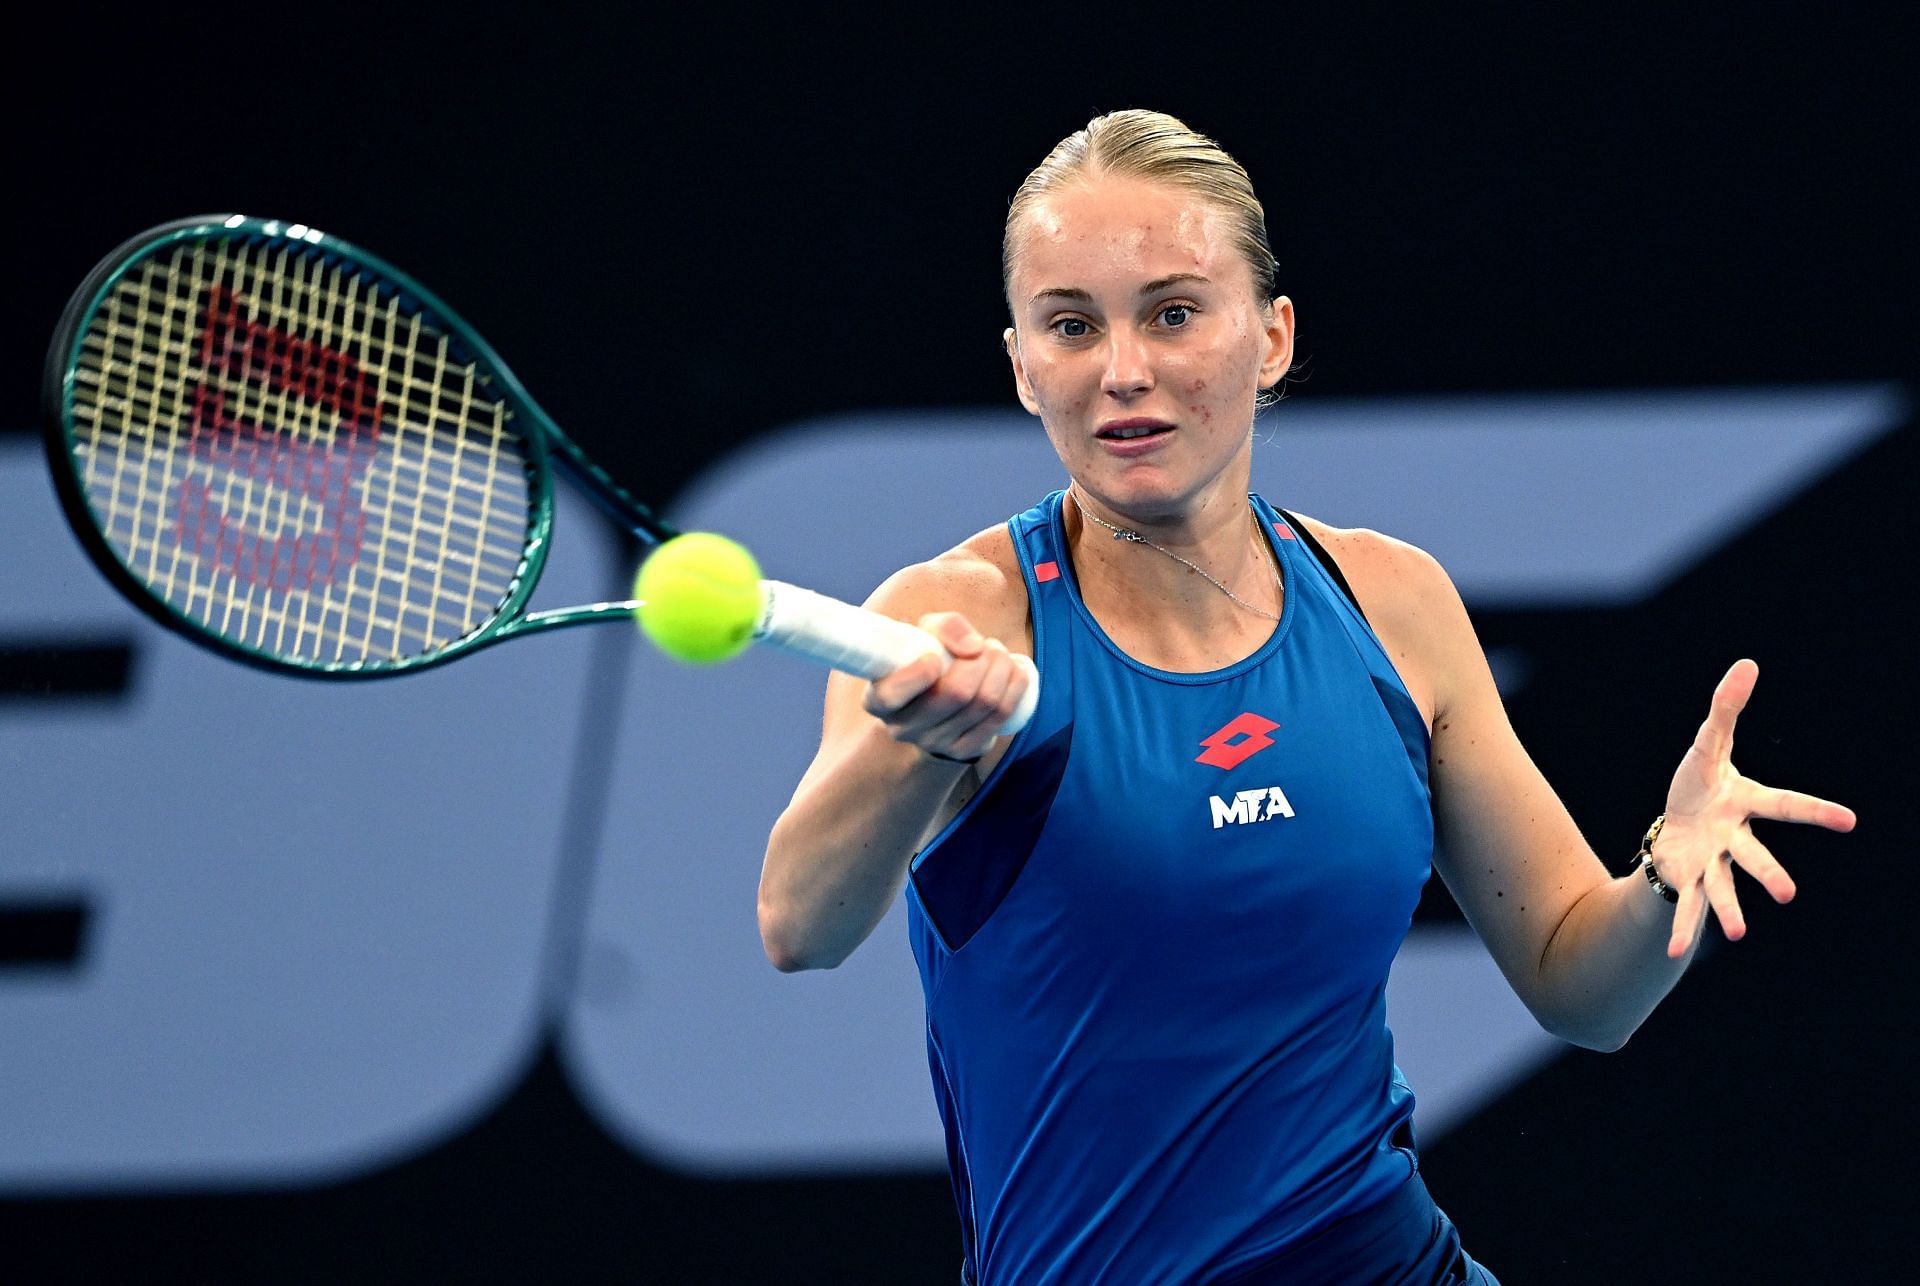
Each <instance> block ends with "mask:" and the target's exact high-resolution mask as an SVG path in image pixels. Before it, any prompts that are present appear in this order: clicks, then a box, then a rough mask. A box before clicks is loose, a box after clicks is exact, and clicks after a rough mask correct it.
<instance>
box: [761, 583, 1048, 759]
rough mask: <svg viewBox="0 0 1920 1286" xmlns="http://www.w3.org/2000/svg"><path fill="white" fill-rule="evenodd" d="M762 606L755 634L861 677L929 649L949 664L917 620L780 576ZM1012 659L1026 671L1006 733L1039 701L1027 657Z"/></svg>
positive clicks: (1036, 677)
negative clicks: (912, 621) (895, 616)
mask: <svg viewBox="0 0 1920 1286" xmlns="http://www.w3.org/2000/svg"><path fill="white" fill-rule="evenodd" d="M760 591H761V595H762V598H763V600H764V606H763V607H762V608H761V611H760V624H759V627H758V628H756V629H755V630H754V632H753V636H754V638H756V639H758V640H760V641H761V642H764V643H773V644H775V645H777V646H779V647H783V648H785V649H787V651H789V652H797V653H799V654H800V655H801V656H804V657H807V658H809V659H811V660H814V661H819V662H821V663H822V664H824V665H829V666H832V667H833V668H834V669H836V670H841V671H844V672H845V673H847V674H855V675H858V676H860V677H861V678H863V679H877V678H879V677H880V676H882V675H884V674H892V673H893V672H894V671H895V670H897V669H899V668H900V667H901V666H903V665H906V664H908V663H909V662H912V661H916V660H918V659H919V658H921V657H923V656H925V655H927V654H928V653H929V652H931V653H932V654H933V655H935V656H937V657H939V658H940V672H941V673H942V674H945V673H946V672H947V667H948V666H950V665H952V664H953V654H952V653H951V652H948V651H947V649H946V646H945V645H944V644H942V643H941V642H940V640H939V639H937V638H935V637H934V636H933V635H931V634H929V633H927V632H926V631H925V630H923V629H921V628H920V627H919V626H917V625H908V624H907V623H906V622H905V621H896V620H894V619H893V618H892V617H891V616H882V615H880V613H878V612H870V611H868V610H867V609H866V608H864V607H854V606H853V605H852V604H850V603H843V602H841V601H840V600H839V599H837V598H828V597H827V596H826V595H825V594H817V593H815V592H814V591H812V590H810V589H801V588H800V587H799V586H798V585H789V584H787V583H786V582H785V581H777V580H763V581H761V582H760ZM1013 661H1014V664H1015V665H1018V666H1019V667H1020V668H1021V669H1023V670H1025V671H1026V673H1027V690H1026V691H1025V692H1024V693H1022V694H1021V697H1020V704H1019V706H1018V707H1016V708H1015V710H1014V712H1013V714H1012V715H1011V716H1010V717H1009V718H1008V719H1007V721H1006V723H1004V724H1002V725H1001V727H1000V735H1001V736H1003V737H1004V736H1011V735H1012V734H1014V733H1016V732H1018V731H1020V729H1022V728H1024V727H1026V726H1027V721H1028V720H1029V719H1031V718H1033V711H1034V708H1035V707H1036V706H1038V705H1039V704H1040V674H1039V671H1037V670H1035V669H1034V666H1033V660H1032V658H1030V657H1025V656H1021V655H1019V654H1018V653H1015V654H1014V658H1013Z"/></svg>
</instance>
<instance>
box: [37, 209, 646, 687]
mask: <svg viewBox="0 0 1920 1286" xmlns="http://www.w3.org/2000/svg"><path fill="white" fill-rule="evenodd" d="M193 241H204V242H213V241H232V242H243V243H247V244H250V245H256V246H275V245H278V246H283V247H285V248H287V249H292V250H297V252H298V253H300V254H301V255H304V256H315V255H317V256H318V257H319V258H320V259H321V261H322V262H323V263H325V264H327V265H328V266H336V267H342V268H345V269H348V270H350V271H353V272H357V273H359V274H361V275H362V276H364V277H365V278H366V279H367V280H368V281H369V282H371V283H372V284H373V285H374V286H375V288H376V289H378V290H380V291H381V292H382V293H383V294H386V293H391V294H393V295H397V296H398V298H399V301H400V303H401V306H402V307H403V308H405V309H406V310H407V311H408V312H410V313H418V314H419V315H420V316H421V318H422V320H423V321H424V322H425V323H426V324H428V325H430V326H431V327H433V328H434V329H435V330H438V331H440V332H442V333H444V334H445V335H447V336H448V338H449V340H450V341H451V342H452V344H453V345H454V346H455V348H456V350H459V355H460V356H461V358H462V359H463V360H468V361H470V362H472V363H473V364H474V365H476V366H477V367H478V368H479V369H481V370H483V371H484V372H485V374H486V376H487V377H488V380H489V381H490V382H491V384H492V385H493V387H494V389H495V390H496V391H497V392H498V393H499V394H500V396H501V399H502V401H504V402H505V403H506V404H507V406H508V407H509V408H510V410H511V412H512V414H513V416H514V417H515V418H516V419H517V421H518V423H519V434H520V437H521V438H522V439H523V440H524V441H525V443H526V446H527V451H526V464H525V470H526V475H527V495H528V523H527V528H526V539H525V544H524V548H523V550H522V552H521V556H520V561H519V564H518V566H517V567H516V568H515V570H514V572H513V574H512V577H511V579H510V580H509V582H508V588H507V592H506V594H505V596H504V597H503V598H502V599H501V600H500V602H499V603H498V604H497V605H496V606H495V608H494V610H493V613H492V615H490V616H489V617H487V619H485V620H484V621H483V622H481V624H480V625H478V626H476V627H475V628H473V629H471V630H470V631H468V632H467V633H465V634H463V635H461V636H460V637H458V638H457V639H455V640H454V641H452V642H450V643H447V644H445V645H443V646H441V647H439V648H437V649H435V650H433V651H430V652H427V653H424V654H422V655H419V656H412V657H404V658H400V659H395V660H355V661H350V662H322V661H306V660H300V659H295V658H289V657H286V656H282V655H280V654H277V653H274V652H270V651H265V650H262V649H260V648H256V647H252V646H249V645H247V644H244V643H241V642H238V641H236V640H234V639H231V638H228V637H226V636H224V635H221V634H219V633H218V632H216V631H214V630H211V629H208V628H207V627H206V626H204V625H203V624H202V623H200V622H199V621H197V620H195V619H193V618H192V617H191V616H188V615H187V614H186V613H184V612H182V611H180V610H179V609H178V608H176V607H175V606H174V605H173V604H171V603H169V602H168V601H166V600H165V599H164V598H162V597H160V596H159V595H158V594H156V593H155V592H154V591H153V590H152V589H151V588H150V587H149V586H148V585H147V584H146V582H145V581H143V580H142V579H141V578H140V577H139V576H138V575H136V574H135V573H134V572H133V571H132V570H131V569H130V568H128V567H127V566H126V565H125V564H124V563H123V562H122V561H121V559H120V557H119V555H118V554H117V553H116V552H115V550H114V548H113V546H112V544H111V543H110V542H109V541H108V540H107V538H106V536H105V534H104V524H103V522H102V520H101V516H100V514H99V513H98V512H97V511H96V510H95V508H94V506H93V503H92V501H91V499H90V498H89V496H88V494H87V489H86V486H85V484H84V482H83V481H82V479H81V476H80V472H79V469H78V467H77V463H76V443H75V436H74V397H75V384H76V379H75V371H76V368H77V367H78V366H79V365H80V358H81V350H82V346H83V344H84V342H85V339H86V336H87V334H88V332H89V330H90V328H91V327H92V325H93V321H94V317H95V315H96V314H97V312H98V311H99V309H100V307H101V306H102V303H103V301H104V300H105V299H106V298H107V296H108V295H109V293H110V292H111V291H112V290H113V288H114V286H115V285H116V283H118V282H119V281H120V279H121V278H122V277H124V276H125V275H126V274H127V273H128V272H129V271H131V270H132V269H134V268H135V267H136V266H138V265H139V264H140V263H142V262H143V261H145V260H146V259H149V258H151V257H153V256H155V255H158V254H160V253H162V252H165V251H168V250H170V249H173V248H175V247H177V246H179V245H180V244H181V243H183V242H193ZM42 396H43V407H42V409H43V414H44V427H45V440H46V448H47V455H48V463H49V465H50V467H51V469H52V472H53V477H54V484H55V488H56V490H57V492H58V494H59V498H60V504H61V507H62V509H63V510H64V511H65V513H66V517H67V521H68V523H69V524H70V525H71V526H72V527H73V530H74V532H75V534H76V535H77V536H78V537H79V539H80V542H81V544H82V546H83V547H84V548H85V549H86V551H87V553H88V555H89V556H90V557H91V558H92V560H93V562H94V564H95V565H96V566H98V567H99V569H100V570H101V572H102V573H104V574H105V575H106V577H107V579H108V580H109V581H111V582H112V583H113V585H114V587H115V588H117V589H118V590H120V592H121V593H122V594H124V595H125V596H126V597H127V598H128V599H130V600H131V601H132V602H133V603H134V604H135V605H137V606H138V607H139V608H140V609H141V610H142V611H144V612H145V613H146V614H147V615H148V616H150V617H152V618H153V619H154V620H156V621H158V622H159V623H160V624H162V625H164V626H166V627H167V628H168V629H171V630H173V631H175V632H177V633H180V634H183V635H185V636H187V637H188V638H190V639H192V640H193V641H195V642H196V643H200V644H202V645H204V646H206V647H209V648H212V649H213V650H215V651H217V652H220V653H222V654H223V655H226V656H228V657H231V658H233V659H234V660H237V661H241V662H244V663H246V664H248V665H253V666H258V667H260V668H263V669H267V670H273V671H277V672H280V673H285V674H297V675H302V676H306V677H310V678H381V677H386V676H390V675H396V674H410V673H413V672H415V671H418V670H424V669H428V668H431V667H433V666H437V665H442V664H445V663H446V662H448V661H451V660H454V659H456V658H458V657H461V656H465V655H467V654H468V653H471V652H474V651H477V650H478V649H480V648H483V647H488V646H490V645H492V644H494V643H498V642H500V641H502V640H503V639H508V638H513V637H515V636H518V635H521V634H530V633H535V632H538V631H542V630H550V629H557V628H560V627H562V626H569V625H581V624H589V623H593V622H599V621H615V620H629V619H631V612H632V609H633V606H634V604H632V603H631V602H624V601H621V602H603V603H593V604H588V605H585V606H581V607H569V608H564V609H559V610H555V611H547V612H534V613H530V614H523V613H525V608H526V605H527V602H528V600H529V599H530V598H531V597H532V595H533V591H534V588H535V586H536V584H537V583H538V581H539V578H540V572H541V569H542V568H543V567H544V566H545V564H546V559H547V553H548V548H549V543H550V537H551V534H552V529H553V468H554V466H555V465H556V464H557V465H558V466H559V467H560V468H561V469H562V470H564V471H565V472H566V473H567V475H568V476H569V477H570V478H571V479H572V480H574V481H575V482H577V483H578V484H580V486H581V487H582V489H583V490H584V491H585V492H586V493H587V495H588V496H589V497H591V498H592V499H593V500H594V502H595V503H596V504H597V505H598V506H599V507H600V508H601V509H602V510H603V511H605V512H606V513H607V514H608V515H609V516H611V517H612V518H613V519H614V520H615V521H616V522H618V523H619V524H620V525H621V526H622V527H624V528H626V529H627V530H628V531H630V532H632V533H633V534H634V535H635V536H636V537H638V538H639V539H640V540H641V541H643V542H645V543H647V544H650V545H651V544H659V543H661V542H663V541H666V540H669V539H671V538H672V537H673V536H675V535H676V534H678V533H677V532H676V531H675V530H674V529H673V528H671V527H669V526H668V525H667V524H666V523H664V522H662V521H661V520H660V519H658V518H656V517H655V516H654V514H653V513H652V511H651V510H649V509H648V508H647V506H645V505H643V504H641V503H640V502H639V501H638V500H636V499H634V497H633V496H632V495H630V494H629V493H628V492H627V491H626V490H625V489H624V488H622V487H621V486H620V485H619V484H618V483H616V482H614V481H613V479H612V478H610V477H609V476H608V475H607V474H606V472H605V471H604V470H602V469H601V468H600V467H599V466H598V465H596V464H594V463H593V461H592V460H591V459H589V458H588V457H587V455H586V454H585V452H583V451H582V450H581V449H580V448H579V446H578V445H576V444H575V443H574V442H573V440H572V439H570V438H568V437H567V436H566V434H564V433H562V432H561V431H560V428H559V426H558V425H556V424H555V423H554V422H553V420H552V419H551V418H550V417H549V416H548V415H547V413H546V412H545V411H543V410H541V409H540V407H539V405H538V404H537V403H536V402H535V401H534V400H533V398H532V397H530V396H529V395H528V394H527V391H526V389H525V388H524V387H522V385H521V384H520V381H519V380H518V379H517V378H516V377H515V376H514V374H513V372H512V371H511V370H510V369H508V367H507V365H506V363H505V362H503V361H501V360H500V357H499V355H498V354H497V353H495V352H494V350H493V349H492V347H491V346H490V345H488V343H487V342H486V341H485V340H484V339H482V338H481V337H480V335H479V334H478V333H477V332H476V331H475V330H474V329H473V328H472V327H471V326H469V325H467V323H466V322H464V321H463V320H461V318H460V317H459V315H458V314H456V313H455V312H454V311H453V310H452V309H451V308H449V307H447V305H446V304H444V303H442V302H441V300H440V299H439V298H438V297H437V296H436V295H434V294H433V292H431V291H429V290H428V289H427V288H426V287H424V286H422V285H421V284H420V283H419V282H418V281H416V280H415V279H414V278H412V277H410V276H408V275H407V274H406V273H404V272H401V271H400V270H399V269H397V268H395V267H393V266H392V265H391V264H389V263H387V262H386V261H384V260H382V259H380V258H378V257H377V256H374V255H371V254H368V253H367V252H366V251H364V250H361V249H360V248H359V247H357V246H354V245H351V244H350V243H348V242H345V241H342V240H341V239H339V238H338V237H333V236H329V235H327V234H325V233H322V232H320V231H318V230H316V229H314V228H312V227H310V226H308V225H306V224H302V223H298V222H294V221H290V220H282V219H261V218H251V217H248V216H245V215H237V214H234V215H219V214H214V215H201V216H197V217H193V218H187V219H180V220H176V221H174V222H172V223H167V224H163V225H161V226H159V227H157V228H152V229H149V230H148V231H146V232H143V233H141V234H140V235H139V236H136V237H133V238H132V239H130V240H128V241H127V242H126V243H125V244H123V245H121V246H120V247H119V248H118V249H116V250H114V252H113V253H112V254H110V255H108V256H107V257H106V258H105V259H103V260H101V261H100V263H99V264H98V265H97V266H95V268H94V269H93V271H92V272H91V273H89V274H88V276H87V278H86V280H85V281H84V282H83V283H82V284H81V286H80V288H79V289H78V290H77V291H75V292H74V295H73V297H72V299H71V300H70V301H69V302H68V304H67V307H66V311H65V312H64V313H63V315H62V316H61V319H60V324H59V327H58V328H57V329H56V330H55V332H54V337H53V343H52V345H51V347H50V348H49V350H48V354H47V367H46V375H45V380H44V383H43V386H42Z"/></svg>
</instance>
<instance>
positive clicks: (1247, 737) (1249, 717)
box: [1193, 710, 1280, 768]
mask: <svg viewBox="0 0 1920 1286" xmlns="http://www.w3.org/2000/svg"><path fill="white" fill-rule="evenodd" d="M1279 726H1280V725H1279V724H1277V723H1275V722H1274V721H1273V720H1271V719H1263V718H1261V717H1260V716H1259V715H1257V714H1255V713H1254V712H1253V711H1251V710H1249V711H1247V712H1246V713H1245V714H1242V715H1236V716H1234V719H1233V722H1231V723H1229V724H1228V725H1227V726H1226V727H1224V728H1222V729H1220V731H1218V732H1215V733H1211V734H1209V735H1208V736H1207V737H1205V738H1204V739H1203V740H1202V741H1201V742H1200V744H1201V745H1203V746H1205V747H1206V751H1205V752H1204V753H1202V754H1200V755H1198V756H1196V757H1195V759H1194V761H1193V762H1195V763H1196V764H1210V765H1212V766H1213V767H1215V768H1237V767H1239V766H1240V765H1241V764H1243V763H1245V762H1246V761H1247V760H1249V759H1251V758H1253V757H1254V756H1255V755H1257V754H1259V753H1260V752H1261V751H1262V750H1265V749H1266V748H1267V747H1268V746H1271V745H1272V744H1273V738H1272V737H1269V736H1268V735H1267V734H1268V733H1269V732H1272V731H1273V730H1274V729H1275V728H1278V727H1279Z"/></svg>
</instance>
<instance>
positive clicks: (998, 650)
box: [866, 612, 1027, 759]
mask: <svg viewBox="0 0 1920 1286" xmlns="http://www.w3.org/2000/svg"><path fill="white" fill-rule="evenodd" d="M920 626H921V628H922V629H925V630H927V631H928V632H929V633H931V634H934V635H935V636H936V637H937V638H939V639H940V640H941V641H942V643H943V644H944V645H945V646H946V647H947V648H948V649H949V651H951V652H952V654H953V658H952V660H951V662H950V664H948V665H946V666H945V668H944V673H943V672H942V669H943V667H942V664H941V658H939V657H934V656H926V657H921V658H919V659H918V660H916V661H914V662H912V663H911V664H909V665H904V666H902V667H901V668H900V669H898V670H895V671H894V672H893V673H892V674H889V675H886V676H884V677H882V678H880V679H876V680H874V682H873V683H872V684H871V685H869V687H868V689H867V697H866V708H867V711H868V713H870V714H872V715H873V716H874V717H876V718H878V719H879V720H880V721H881V722H883V723H884V724H886V726H887V731H888V733H889V734H890V735H891V736H892V737H893V739H894V740H895V741H899V742H903V743H907V744H911V745H914V746H917V747H919V748H920V749H921V750H923V751H927V752H930V753H934V754H937V755H940V756H943V757H945V758H948V759H977V758H979V757H980V756H981V755H982V754H984V753H985V752H986V749H987V747H988V746H990V745H991V744H992V743H993V740H994V738H995V737H996V736H997V735H998V734H999V730H1000V728H1001V727H1002V726H1003V725H1004V724H1005V723H1006V721H1007V718H1008V717H1009V716H1010V715H1011V714H1012V713H1013V709H1014V707H1015V706H1016V705H1017V704H1018V703H1019V700H1020V698H1021V696H1022V695H1024V694H1025V692H1026V687H1027V676H1026V673H1025V671H1024V670H1023V669H1022V668H1021V667H1019V666H1018V665H1016V664H1015V663H1014V660H1013V654H1012V653H1011V652H1009V651H1008V650H1007V647H1006V645H1005V644H1004V643H1001V642H1000V641H999V640H998V639H987V638H982V637H981V636H980V635H979V634H978V632H977V631H975V630H974V628H973V626H972V625H971V624H970V623H968V622H967V620H966V618H965V617H963V616H960V615H959V614H957V613H951V612H947V613H937V614H935V615H933V616H927V617H922V618H921V621H920Z"/></svg>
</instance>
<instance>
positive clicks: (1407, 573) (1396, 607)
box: [1294, 513, 1451, 620]
mask: <svg viewBox="0 0 1920 1286" xmlns="http://www.w3.org/2000/svg"><path fill="white" fill-rule="evenodd" d="M1294 516H1295V517H1297V518H1299V519H1300V521H1301V522H1303V523H1305V524H1306V527H1307V530H1308V531H1310V532H1312V533H1313V536H1314V539H1316V540H1318V541H1319V542H1320V543H1321V544H1322V545H1323V546H1325V547H1326V550H1327V552H1328V553H1329V554H1331V555H1332V556H1333V559H1334V561H1335V562H1337V563H1338V564H1340V571H1341V572H1342V574H1344V575H1345V576H1346V578H1347V583H1348V584H1349V585H1351V586H1353V592H1354V595H1355V596H1356V597H1357V598H1359V599H1360V606H1361V607H1362V608H1363V609H1365V611H1366V613H1367V618H1368V619H1369V620H1372V619H1373V618H1374V615H1375V612H1374V608H1375V607H1376V606H1378V608H1379V609H1380V610H1379V615H1380V616H1382V617H1386V618H1392V617H1395V616H1398V615H1400V614H1402V613H1405V612H1409V611H1417V610H1418V609H1419V608H1420V607H1421V605H1422V602H1423V601H1424V600H1426V599H1428V598H1429V597H1430V596H1431V595H1433V594H1434V593H1435V592H1436V591H1437V590H1439V589H1440V588H1441V583H1442V582H1445V583H1446V585H1447V586H1448V587H1450V586H1451V582H1450V581H1449V580H1448V577H1447V573H1446V569H1445V568H1443V567H1441V566H1440V560H1439V559H1437V558H1435V557H1434V556H1433V555H1432V554H1430V553H1428V552H1427V551H1426V550H1424V549H1422V548H1421V547H1420V546H1418V545H1415V544H1412V543H1411V542H1408V541H1405V540H1400V539H1399V538H1397V537H1394V536H1389V535H1387V534H1386V533H1385V532H1379V531H1374V530H1373V529H1372V528H1370V527H1334V526H1330V525H1329V524H1327V523H1324V522H1321V521H1320V520H1319V519H1318V518H1311V517H1308V516H1307V515H1306V514H1300V513H1297V514H1295V515H1294ZM1362 582H1364V585H1363V584H1362Z"/></svg>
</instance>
